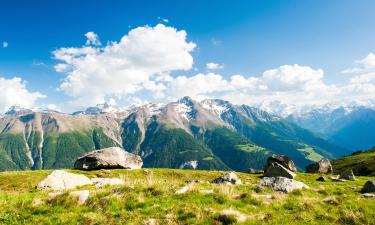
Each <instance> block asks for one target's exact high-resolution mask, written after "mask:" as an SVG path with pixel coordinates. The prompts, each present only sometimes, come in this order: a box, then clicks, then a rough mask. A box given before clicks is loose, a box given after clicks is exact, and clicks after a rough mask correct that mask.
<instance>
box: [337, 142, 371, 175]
mask: <svg viewBox="0 0 375 225" xmlns="http://www.w3.org/2000/svg"><path fill="white" fill-rule="evenodd" d="M332 165H333V171H334V172H335V173H340V172H342V171H344V170H346V169H348V168H350V169H352V170H353V172H354V174H356V175H362V176H375V148H374V149H372V150H370V151H367V152H361V153H358V154H353V155H350V156H345V157H342V158H339V159H336V160H333V161H332Z"/></svg>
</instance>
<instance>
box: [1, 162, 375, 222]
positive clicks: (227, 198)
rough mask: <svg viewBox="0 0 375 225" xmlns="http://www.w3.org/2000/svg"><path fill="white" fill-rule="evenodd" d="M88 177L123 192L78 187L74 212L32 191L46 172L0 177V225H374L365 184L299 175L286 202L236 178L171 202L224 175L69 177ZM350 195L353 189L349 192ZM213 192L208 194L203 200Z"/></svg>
mask: <svg viewBox="0 0 375 225" xmlns="http://www.w3.org/2000/svg"><path fill="white" fill-rule="evenodd" d="M72 172H75V173H83V174H86V175H87V176H89V177H94V176H108V177H120V178H122V179H124V180H125V185H123V186H112V187H105V188H103V189H97V188H94V187H82V188H81V189H89V190H90V192H91V193H90V198H89V200H88V201H87V202H86V203H85V204H84V205H82V206H77V204H76V202H75V201H76V200H74V199H73V198H71V197H68V195H67V194H65V195H62V196H60V197H57V198H55V199H53V200H51V199H49V197H48V192H45V191H37V190H35V185H36V184H37V183H38V182H39V181H40V180H41V179H43V177H45V176H46V175H47V174H49V173H50V171H22V172H3V173H0V209H1V210H0V224H107V225H110V224H144V223H145V222H146V221H150V220H151V219H154V220H155V221H156V222H157V224H229V223H224V222H231V221H233V217H227V218H223V217H220V216H219V213H220V212H221V211H222V210H225V209H233V210H236V211H239V212H240V213H242V214H243V215H245V216H246V218H247V221H246V222H245V224H288V225H292V224H375V210H374V209H375V201H374V200H373V199H364V198H362V197H360V194H359V190H360V188H361V187H362V186H363V184H364V183H365V182H366V180H368V179H374V178H368V177H366V178H365V177H359V178H358V180H357V181H348V182H317V181H315V179H316V178H317V177H318V176H319V175H314V174H299V175H298V176H297V179H298V180H301V181H303V182H305V183H306V184H308V185H309V186H310V187H311V189H308V190H307V189H305V190H302V191H295V192H292V193H290V194H281V193H274V192H272V191H271V190H270V189H268V188H260V187H258V186H257V185H256V182H257V181H258V180H259V179H260V178H259V176H257V175H249V174H243V173H238V175H239V176H240V178H241V179H242V181H243V182H246V184H245V185H240V186H225V185H224V186H222V185H215V184H194V185H193V186H192V191H189V192H187V193H185V194H180V195H177V194H175V191H176V190H178V189H179V188H181V187H183V186H185V180H187V179H198V180H202V181H211V180H212V179H214V178H215V177H217V176H218V175H220V174H222V173H223V172H218V171H191V170H171V169H142V170H135V171H127V170H112V171H111V172H110V173H109V174H107V173H105V174H104V173H103V172H101V171H91V172H82V171H72ZM353 187H355V188H354V189H353ZM202 190H213V193H210V194H207V193H202V192H201V191H202Z"/></svg>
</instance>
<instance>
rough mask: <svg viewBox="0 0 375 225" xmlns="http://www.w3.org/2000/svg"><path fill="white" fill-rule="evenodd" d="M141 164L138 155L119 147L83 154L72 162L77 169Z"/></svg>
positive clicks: (136, 165)
mask: <svg viewBox="0 0 375 225" xmlns="http://www.w3.org/2000/svg"><path fill="white" fill-rule="evenodd" d="M142 165H143V162H142V159H141V157H140V156H138V155H135V154H132V153H129V152H127V151H125V150H124V149H122V148H119V147H110V148H103V149H100V150H95V151H91V152H89V153H87V154H85V155H83V156H82V157H80V158H78V159H77V161H76V162H75V163H74V168H75V169H79V170H99V169H139V168H141V167H142Z"/></svg>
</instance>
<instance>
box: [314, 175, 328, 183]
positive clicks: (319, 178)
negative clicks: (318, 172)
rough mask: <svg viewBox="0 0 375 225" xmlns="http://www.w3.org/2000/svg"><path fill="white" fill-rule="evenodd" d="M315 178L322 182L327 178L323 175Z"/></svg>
mask: <svg viewBox="0 0 375 225" xmlns="http://www.w3.org/2000/svg"><path fill="white" fill-rule="evenodd" d="M316 180H317V181H322V182H324V181H327V179H326V178H325V177H323V176H321V177H318V179H316Z"/></svg>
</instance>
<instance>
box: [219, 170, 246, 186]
mask: <svg viewBox="0 0 375 225" xmlns="http://www.w3.org/2000/svg"><path fill="white" fill-rule="evenodd" d="M213 183H216V184H241V183H242V182H241V180H240V179H239V178H238V177H237V175H236V174H235V173H233V172H231V173H227V174H225V175H223V176H220V177H218V178H216V179H215V180H214V181H213Z"/></svg>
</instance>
